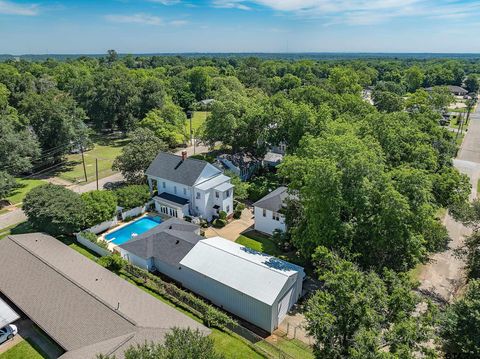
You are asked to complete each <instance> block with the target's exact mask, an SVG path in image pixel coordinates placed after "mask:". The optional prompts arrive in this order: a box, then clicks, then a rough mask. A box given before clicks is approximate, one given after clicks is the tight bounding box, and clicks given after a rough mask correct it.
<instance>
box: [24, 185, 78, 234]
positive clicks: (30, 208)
mask: <svg viewBox="0 0 480 359" xmlns="http://www.w3.org/2000/svg"><path fill="white" fill-rule="evenodd" d="M22 209H23V211H24V212H25V214H26V216H27V218H28V221H29V222H30V223H31V224H32V225H33V226H34V227H35V228H37V229H39V230H41V231H44V232H47V233H49V234H52V235H59V234H72V233H73V232H76V231H79V230H80V229H81V228H82V227H83V225H84V222H85V217H84V213H85V206H84V203H83V201H82V199H81V198H80V195H79V194H77V193H75V192H72V191H70V190H68V189H66V188H64V187H62V186H58V185H54V184H50V183H49V184H45V185H42V186H39V187H36V188H34V189H32V190H31V191H30V192H29V193H28V194H27V195H26V196H25V199H24V200H23V204H22Z"/></svg>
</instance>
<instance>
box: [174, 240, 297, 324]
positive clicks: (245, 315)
mask: <svg viewBox="0 0 480 359" xmlns="http://www.w3.org/2000/svg"><path fill="white" fill-rule="evenodd" d="M180 268H181V269H180V270H179V272H182V278H181V280H179V281H180V282H181V283H182V285H183V286H184V287H186V288H188V289H190V290H191V291H193V292H195V293H197V294H199V295H201V296H202V297H204V298H206V299H208V300H209V301H211V302H212V303H213V304H215V305H217V306H219V307H220V308H223V309H225V310H227V311H229V312H230V313H233V314H235V315H236V316H238V317H240V318H242V319H244V320H246V321H248V322H250V323H252V324H255V325H256V326H258V327H259V328H262V329H264V330H266V331H267V332H269V333H271V332H273V331H274V330H275V329H276V328H277V327H278V325H279V324H280V323H281V322H282V320H283V319H284V317H285V316H286V314H287V312H288V311H289V310H290V309H291V308H292V306H293V305H294V304H295V303H296V302H297V300H298V299H299V298H300V296H301V294H302V284H303V279H304V277H305V273H304V270H303V268H302V267H299V266H297V265H294V264H291V263H288V262H285V261H283V260H281V259H278V258H276V257H272V256H269V255H267V254H264V253H260V252H257V251H254V250H252V249H249V248H246V247H244V246H241V245H239V244H237V243H234V242H232V241H229V240H227V239H224V238H221V237H213V238H208V239H204V240H201V241H199V242H198V243H197V244H196V245H195V246H194V247H193V248H192V249H191V250H190V251H189V252H188V254H187V255H186V256H185V257H184V258H183V259H182V260H181V261H180Z"/></svg>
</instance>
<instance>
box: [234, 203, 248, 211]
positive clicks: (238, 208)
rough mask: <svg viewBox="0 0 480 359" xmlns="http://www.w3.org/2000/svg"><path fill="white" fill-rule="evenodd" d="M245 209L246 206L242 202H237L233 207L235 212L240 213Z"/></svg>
mask: <svg viewBox="0 0 480 359" xmlns="http://www.w3.org/2000/svg"><path fill="white" fill-rule="evenodd" d="M245 208H246V206H245V204H243V203H242V202H237V204H236V205H235V211H240V212H241V211H243V210H244V209H245Z"/></svg>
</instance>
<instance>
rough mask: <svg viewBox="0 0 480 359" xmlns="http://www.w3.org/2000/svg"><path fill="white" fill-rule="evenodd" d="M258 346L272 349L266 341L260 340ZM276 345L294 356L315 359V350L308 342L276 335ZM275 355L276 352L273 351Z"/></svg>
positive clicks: (268, 349)
mask: <svg viewBox="0 0 480 359" xmlns="http://www.w3.org/2000/svg"><path fill="white" fill-rule="evenodd" d="M255 345H257V346H258V347H260V348H262V349H264V350H267V351H270V352H271V351H272V349H271V347H270V346H269V345H268V344H267V343H266V342H258V343H257V344H255ZM275 346H276V347H277V348H280V349H281V350H282V351H283V352H284V353H287V354H288V355H290V356H291V357H292V358H302V359H313V358H314V355H313V350H312V348H311V347H309V346H308V345H307V344H305V343H303V342H301V341H300V340H298V339H290V338H283V337H276V340H275ZM272 354H273V355H274V357H275V353H274V352H272Z"/></svg>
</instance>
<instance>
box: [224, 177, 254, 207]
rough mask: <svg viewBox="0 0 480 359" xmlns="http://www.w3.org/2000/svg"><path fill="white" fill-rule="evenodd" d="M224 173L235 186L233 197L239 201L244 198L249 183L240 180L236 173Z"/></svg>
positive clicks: (246, 195) (246, 196) (245, 197)
mask: <svg viewBox="0 0 480 359" xmlns="http://www.w3.org/2000/svg"><path fill="white" fill-rule="evenodd" d="M225 175H227V176H228V177H230V179H231V181H230V182H231V183H232V184H233V185H234V186H235V187H234V193H235V199H236V200H239V201H243V200H246V199H247V198H248V189H249V188H250V183H248V182H244V181H242V180H241V179H240V177H239V176H238V175H237V174H236V173H233V172H231V171H225Z"/></svg>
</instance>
